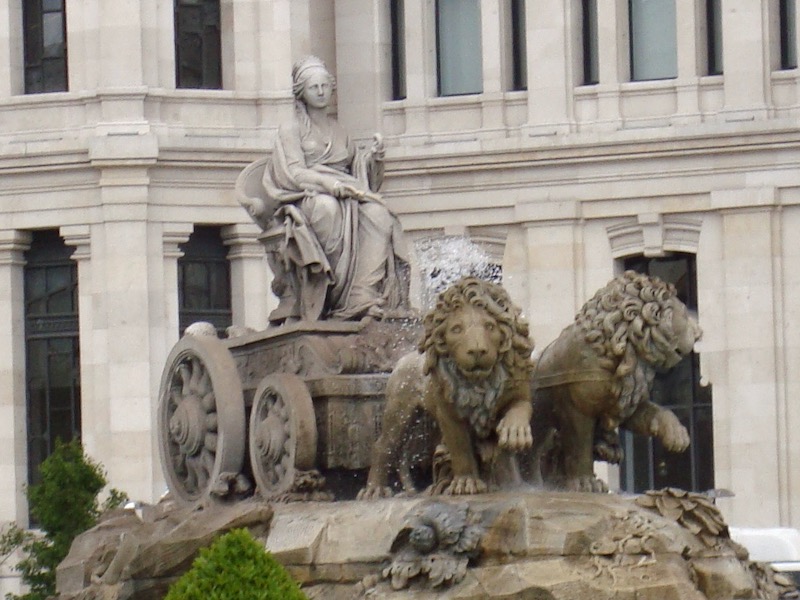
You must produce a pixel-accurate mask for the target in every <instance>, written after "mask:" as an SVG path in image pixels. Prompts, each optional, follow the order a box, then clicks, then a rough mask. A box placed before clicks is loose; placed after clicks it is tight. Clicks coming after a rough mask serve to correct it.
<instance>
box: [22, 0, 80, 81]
mask: <svg viewBox="0 0 800 600" xmlns="http://www.w3.org/2000/svg"><path fill="white" fill-rule="evenodd" d="M56 1H57V2H58V4H59V7H58V8H53V7H52V6H50V7H47V6H46V4H48V3H52V2H53V0H22V61H23V72H24V76H23V80H24V84H23V85H24V92H25V94H47V93H54V92H66V91H69V71H68V53H67V10H66V0H56ZM54 14H58V15H60V22H61V23H60V25H61V26H60V30H59V33H60V36H61V42H60V43H59V44H55V45H54V46H56V50H55V52H54V51H53V50H50V51H48V46H46V45H45V42H46V41H47V40H46V39H45V37H46V31H47V29H48V28H47V23H46V21H47V15H54ZM48 53H50V54H49V55H48ZM48 69H50V70H52V73H51V75H53V76H54V77H55V76H56V74H57V77H56V80H55V81H54V83H53V84H52V85H51V84H49V82H48V77H47V71H48ZM35 73H39V79H38V83H37V84H36V85H34V82H35V81H37V80H35V79H34V74H35Z"/></svg>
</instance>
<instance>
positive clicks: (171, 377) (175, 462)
mask: <svg viewBox="0 0 800 600" xmlns="http://www.w3.org/2000/svg"><path fill="white" fill-rule="evenodd" d="M245 424H246V421H245V409H244V399H243V396H242V388H241V383H240V381H239V375H238V373H237V371H236V364H235V363H234V361H233V357H232V356H231V354H230V352H229V351H228V349H227V348H226V347H225V346H224V344H223V343H222V342H221V341H220V340H218V339H217V338H215V337H211V336H208V337H205V336H192V335H187V336H184V337H183V338H182V339H181V340H180V341H179V342H178V343H177V344H176V345H175V346H174V348H173V349H172V352H170V355H169V357H168V358H167V363H166V367H165V369H164V373H163V375H162V377H161V389H160V391H159V405H158V445H159V453H160V455H161V468H162V470H163V472H164V476H165V478H166V480H167V485H168V486H169V489H170V491H171V492H172V494H173V496H174V497H175V499H176V500H178V501H179V502H181V503H183V504H193V503H195V502H197V501H199V500H202V499H205V498H206V497H208V496H209V495H214V496H217V497H221V496H224V495H225V494H226V493H227V485H226V483H225V481H226V480H227V481H228V482H230V481H231V480H232V479H233V478H235V477H236V475H238V474H239V473H240V471H241V470H242V463H243V460H244V443H245Z"/></svg>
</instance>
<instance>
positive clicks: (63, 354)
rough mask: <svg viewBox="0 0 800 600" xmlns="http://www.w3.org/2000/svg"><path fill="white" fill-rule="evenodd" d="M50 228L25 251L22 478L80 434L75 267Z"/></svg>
mask: <svg viewBox="0 0 800 600" xmlns="http://www.w3.org/2000/svg"><path fill="white" fill-rule="evenodd" d="M73 250H74V248H70V247H68V246H67V245H66V244H64V242H63V240H62V239H61V238H60V237H59V235H58V232H57V231H55V230H48V231H37V232H34V233H33V239H32V242H31V247H30V250H28V252H26V254H25V260H26V264H25V271H24V273H25V348H26V365H25V372H26V383H27V397H28V406H27V416H28V482H29V483H30V484H35V483H38V481H39V465H41V464H42V461H43V460H44V459H45V458H47V457H48V456H50V454H51V453H52V451H53V450H54V449H55V442H56V439H60V440H61V441H64V442H68V441H70V440H72V439H74V438H78V437H80V433H81V384H80V381H81V380H80V350H79V343H78V269H77V265H76V264H75V262H74V261H72V260H71V259H70V255H71V254H72V252H73Z"/></svg>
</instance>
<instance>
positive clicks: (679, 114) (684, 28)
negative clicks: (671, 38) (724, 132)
mask: <svg viewBox="0 0 800 600" xmlns="http://www.w3.org/2000/svg"><path fill="white" fill-rule="evenodd" d="M701 4H704V3H696V2H676V3H675V17H676V25H675V26H676V29H677V31H676V39H677V43H678V78H677V80H676V81H675V86H676V93H677V99H678V102H677V110H676V115H675V118H674V119H673V121H675V122H678V123H681V124H688V123H696V122H699V121H700V90H699V80H700V79H699V76H700V75H704V74H705V72H706V68H705V65H701V64H700V57H701V55H705V53H704V52H700V50H699V44H700V40H699V39H698V37H699V35H700V31H701V30H703V31H704V30H705V27H701V26H700V24H701V22H702V21H701V19H702V18H703V17H704V15H705V10H704V6H701Z"/></svg>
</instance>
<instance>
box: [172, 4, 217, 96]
mask: <svg viewBox="0 0 800 600" xmlns="http://www.w3.org/2000/svg"><path fill="white" fill-rule="evenodd" d="M221 56H222V54H221V42H220V26H219V0H175V85H176V87H178V88H187V89H216V90H218V89H221V88H222V58H221Z"/></svg>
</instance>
